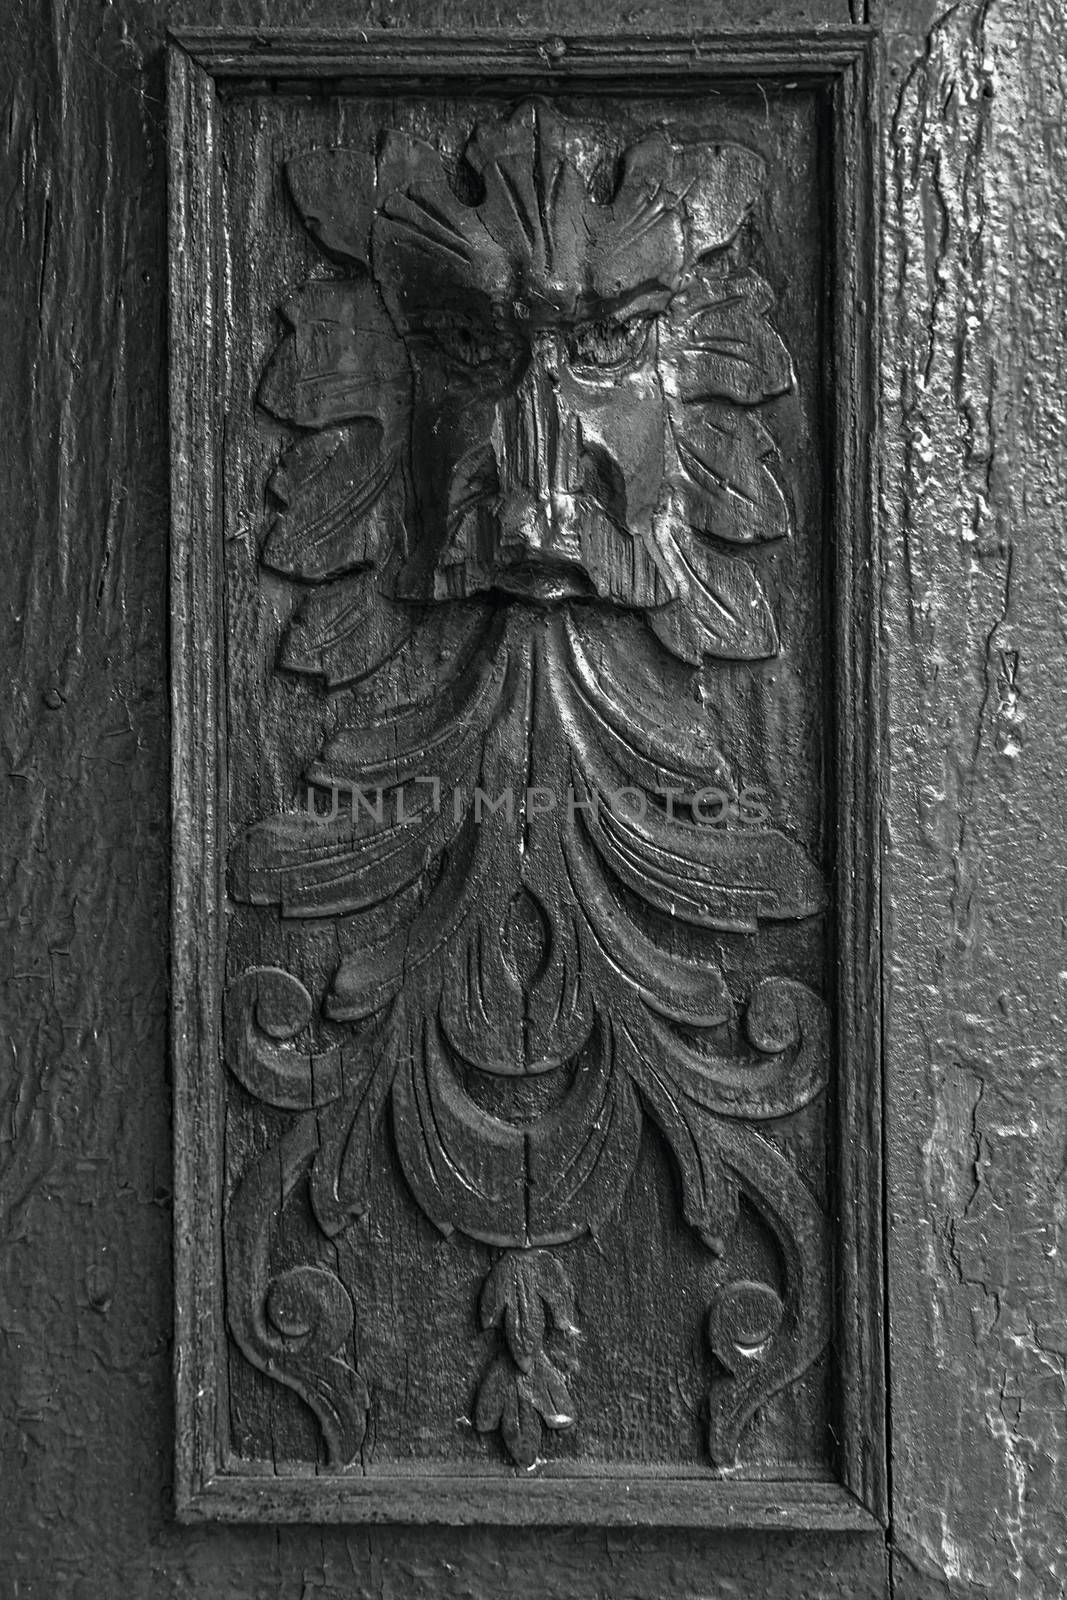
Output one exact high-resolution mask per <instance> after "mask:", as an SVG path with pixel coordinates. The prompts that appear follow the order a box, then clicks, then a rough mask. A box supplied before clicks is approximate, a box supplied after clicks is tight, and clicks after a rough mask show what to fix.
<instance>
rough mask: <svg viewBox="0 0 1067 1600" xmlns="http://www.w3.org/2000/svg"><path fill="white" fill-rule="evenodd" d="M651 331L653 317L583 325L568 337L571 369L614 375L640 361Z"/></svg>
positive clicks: (615, 318)
mask: <svg viewBox="0 0 1067 1600" xmlns="http://www.w3.org/2000/svg"><path fill="white" fill-rule="evenodd" d="M651 330H652V318H651V317H631V318H630V319H629V320H628V321H623V320H622V319H621V318H617V317H604V318H603V319H601V320H600V321H599V322H580V323H578V324H577V325H576V326H575V327H573V328H572V329H571V331H570V334H569V335H568V338H567V354H568V356H569V358H570V364H571V366H572V368H576V369H578V370H579V371H580V370H581V369H582V368H583V367H584V368H586V369H587V370H588V371H590V372H613V371H616V370H618V369H619V368H621V367H629V366H633V365H634V364H635V363H636V362H638V361H640V360H641V357H642V356H643V355H644V353H645V347H646V346H647V344H648V338H649V334H650V332H651Z"/></svg>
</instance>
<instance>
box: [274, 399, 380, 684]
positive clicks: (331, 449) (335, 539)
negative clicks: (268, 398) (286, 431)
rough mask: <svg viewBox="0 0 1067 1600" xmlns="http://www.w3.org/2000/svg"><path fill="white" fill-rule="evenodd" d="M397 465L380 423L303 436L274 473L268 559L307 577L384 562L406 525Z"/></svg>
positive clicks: (280, 569)
mask: <svg viewBox="0 0 1067 1600" xmlns="http://www.w3.org/2000/svg"><path fill="white" fill-rule="evenodd" d="M396 471H397V457H396V454H395V452H393V451H389V450H386V449H385V448H384V446H383V442H382V430H381V427H380V426H379V425H378V424H377V423H376V422H363V423H354V424H352V426H351V427H349V428H345V429H330V430H329V431H328V432H326V433H320V434H312V435H311V436H310V437H309V438H304V439H301V440H300V441H299V442H298V443H297V444H295V445H293V446H292V447H291V449H289V450H287V451H286V452H285V454H284V455H283V456H282V458H281V461H280V463H279V465H278V467H277V469H276V471H275V472H274V474H273V476H272V477H271V480H270V485H269V487H270V491H271V493H272V494H273V495H274V497H275V499H276V500H279V501H280V502H281V504H282V507H283V509H282V510H281V511H279V512H278V514H277V515H276V516H275V518H274V520H273V521H272V523H271V526H270V532H269V533H268V535H267V539H266V542H265V544H264V546H263V549H262V552H261V554H260V560H261V561H262V562H263V565H264V566H266V567H272V568H273V569H274V571H275V572H282V573H285V574H286V576H288V577H291V578H302V579H304V581H305V582H308V583H318V582H321V581H322V580H323V579H325V578H332V577H335V576H336V575H337V574H338V573H342V572H349V571H352V570H353V569H354V568H356V567H362V566H367V565H368V564H370V565H378V566H380V565H381V564H382V563H383V562H384V561H385V559H386V558H387V556H388V555H389V553H390V551H391V549H392V548H393V546H394V544H395V543H396V542H397V539H398V537H399V534H400V532H401V516H400V506H399V504H398V494H397V486H396V484H395V482H394V475H395V474H396ZM296 670H300V669H299V668H297V669H296Z"/></svg>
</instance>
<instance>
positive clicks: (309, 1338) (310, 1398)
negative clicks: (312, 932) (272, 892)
mask: <svg viewBox="0 0 1067 1600" xmlns="http://www.w3.org/2000/svg"><path fill="white" fill-rule="evenodd" d="M229 1002H230V1012H231V1015H230V1018H229V1031H228V1041H229V1043H228V1050H229V1048H231V1047H232V1048H233V1050H234V1054H232V1055H229V1054H228V1060H229V1063H230V1065H231V1067H232V1068H233V1069H234V1070H235V1071H236V1072H237V1073H238V1074H239V1075H240V1078H241V1081H242V1083H244V1084H245V1087H246V1088H247V1089H248V1090H249V1092H250V1093H256V1092H258V1090H259V1089H261V1088H262V1089H264V1090H265V1091H266V1093H267V1095H268V1097H269V1098H270V1099H271V1103H273V1104H276V1105H280V1106H283V1107H296V1106H320V1105H323V1104H324V1103H329V1102H331V1101H333V1100H334V1099H335V1098H336V1095H337V1088H338V1082H339V1078H340V1077H341V1075H342V1073H343V1064H342V1062H341V1060H340V1053H339V1052H328V1053H326V1054H323V1053H314V1052H297V1051H292V1052H291V1053H289V1052H285V1051H284V1048H283V1047H282V1046H280V1045H278V1044H277V1043H276V1042H272V1041H278V1040H284V1039H287V1038H292V1037H295V1036H296V1035H297V1034H299V1033H300V1032H301V1030H302V1029H303V1028H304V1027H305V1026H306V1025H307V1023H308V1022H309V1021H310V1017H311V1009H312V1006H311V997H310V995H309V994H308V992H307V990H306V989H305V988H304V987H303V985H302V984H300V983H299V982H298V981H297V980H296V979H295V978H293V977H292V976H291V975H290V974H288V973H286V972H283V971H281V970H280V969H278V968H257V969H254V970H253V971H250V972H248V973H245V974H244V975H243V976H242V978H241V979H239V980H238V981H237V982H236V983H235V984H234V985H232V986H231V989H230V994H229ZM317 1144H318V1129H317V1118H316V1113H315V1111H313V1110H307V1111H304V1112H303V1113H302V1114H301V1116H299V1117H298V1118H297V1120H296V1121H295V1122H294V1123H293V1124H292V1126H291V1127H290V1128H289V1130H288V1131H287V1132H286V1133H285V1135H284V1136H283V1138H282V1139H281V1141H280V1143H279V1144H278V1145H277V1146H275V1147H273V1148H270V1149H268V1150H266V1151H265V1152H264V1153H263V1154H262V1155H261V1156H260V1157H259V1158H258V1159H257V1160H256V1161H255V1162H253V1164H252V1166H251V1168H250V1169H249V1170H248V1171H247V1172H246V1173H245V1174H244V1175H243V1176H242V1178H241V1181H240V1183H239V1184H238V1186H237V1189H236V1191H235V1193H234V1196H233V1199H232V1200H231V1202H230V1205H229V1208H228V1210H227V1213H226V1221H225V1252H226V1289H227V1293H226V1304H227V1316H228V1321H229V1326H230V1332H231V1333H232V1334H233V1337H234V1339H235V1340H236V1342H237V1344H238V1347H239V1348H240V1350H241V1351H242V1353H243V1354H244V1355H245V1357H246V1358H247V1359H248V1360H249V1361H250V1362H251V1363H252V1364H253V1366H255V1367H258V1368H259V1370H260V1371H261V1372H264V1373H266V1374H267V1375H268V1376H269V1377H271V1378H274V1379H276V1380H277V1381H278V1382H279V1383H284V1384H286V1385H287V1386H288V1387H289V1388H291V1389H292V1390H294V1391H295V1393H297V1394H298V1395H300V1397H301V1398H302V1399H303V1400H304V1401H305V1402H306V1403H307V1404H308V1405H309V1406H310V1407H311V1409H312V1410H313V1411H314V1412H315V1414H316V1416H317V1417H318V1419H319V1423H320V1425H321V1428H322V1434H323V1438H324V1441H325V1443H326V1450H327V1456H328V1459H329V1461H330V1463H331V1465H334V1466H344V1465H347V1464H348V1463H349V1462H350V1461H351V1460H352V1459H353V1458H354V1457H355V1456H356V1454H357V1453H358V1451H359V1447H360V1445H361V1444H362V1442H363V1434H364V1431H365V1427H366V1411H367V1403H368V1396H367V1387H366V1384H365V1383H364V1381H363V1379H362V1378H361V1377H360V1375H359V1373H358V1372H356V1370H355V1369H354V1368H353V1367H352V1366H351V1365H350V1363H349V1362H348V1361H347V1360H346V1359H345V1357H344V1355H343V1353H342V1352H343V1351H344V1349H345V1348H346V1347H347V1346H348V1344H349V1341H350V1339H351V1334H352V1322H353V1312H352V1302H351V1299H350V1297H349V1294H348V1291H347V1290H346V1289H345V1287H344V1285H343V1284H342V1283H341V1281H340V1279H339V1278H338V1277H337V1276H336V1275H335V1274H334V1273H333V1272H331V1271H329V1270H328V1269H326V1268H324V1267H317V1266H312V1265H304V1266H298V1267H292V1268H290V1269H288V1270H287V1271H285V1272H283V1273H281V1274H278V1275H274V1274H273V1273H272V1268H271V1257H272V1249H273V1241H274V1235H275V1233H276V1231H277V1226H278V1223H279V1221H280V1218H281V1216H282V1214H283V1212H284V1210H285V1206H286V1203H287V1201H288V1199H289V1197H290V1195H291V1194H292V1192H293V1190H294V1189H295V1187H296V1185H297V1183H298V1182H299V1180H300V1179H301V1177H302V1176H303V1174H304V1173H305V1172H306V1170H307V1167H308V1165H309V1162H310V1161H311V1158H312V1156H313V1154H314V1151H315V1149H316V1147H317Z"/></svg>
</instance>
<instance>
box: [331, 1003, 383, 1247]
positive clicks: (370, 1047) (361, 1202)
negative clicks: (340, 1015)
mask: <svg viewBox="0 0 1067 1600" xmlns="http://www.w3.org/2000/svg"><path fill="white" fill-rule="evenodd" d="M396 1039H397V1019H396V1017H395V1016H394V1014H393V1013H392V1012H389V1013H387V1014H386V1015H385V1017H384V1018H382V1019H381V1021H380V1022H378V1023H377V1024H376V1025H373V1026H371V1027H368V1028H366V1029H364V1030H363V1031H362V1032H361V1034H360V1035H359V1039H358V1043H357V1044H356V1046H355V1047H354V1048H353V1049H352V1050H351V1051H346V1053H345V1059H344V1068H345V1070H344V1080H343V1081H344V1098H343V1100H342V1101H341V1103H340V1104H339V1105H338V1106H336V1107H334V1108H333V1109H332V1110H331V1111H330V1113H329V1114H328V1115H324V1116H320V1117H319V1128H318V1149H317V1151H316V1153H315V1160H314V1164H313V1166H312V1169H311V1186H310V1187H311V1204H312V1208H313V1209H314V1212H315V1216H316V1218H317V1219H318V1224H319V1227H320V1228H321V1229H322V1231H323V1233H325V1234H326V1235H327V1236H328V1237H330V1238H332V1237H333V1236H334V1235H335V1234H338V1233H340V1232H342V1230H343V1229H344V1228H347V1227H348V1225H349V1223H350V1222H351V1221H352V1219H353V1218H354V1217H360V1216H362V1215H363V1214H364V1213H365V1212H366V1211H367V1210H368V1208H369V1206H370V1172H371V1158H372V1156H373V1153H374V1141H375V1139H376V1138H377V1136H378V1133H379V1131H380V1128H381V1123H382V1117H383V1114H384V1111H385V1107H386V1104H387V1102H388V1098H389V1091H390V1089H391V1088H392V1084H393V1077H394V1075H395V1072H396Z"/></svg>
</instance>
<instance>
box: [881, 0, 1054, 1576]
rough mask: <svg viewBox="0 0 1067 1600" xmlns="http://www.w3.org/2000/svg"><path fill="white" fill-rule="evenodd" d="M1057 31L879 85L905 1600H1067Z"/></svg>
mask: <svg viewBox="0 0 1067 1600" xmlns="http://www.w3.org/2000/svg"><path fill="white" fill-rule="evenodd" d="M894 26H895V23H894ZM1065 34H1067V11H1065V10H1064V7H1063V6H1062V4H1059V3H1057V0H1031V3H1029V4H1027V3H1011V0H1008V3H1002V4H998V3H997V0H985V3H981V4H970V3H966V4H961V5H958V6H954V7H952V8H950V9H949V10H947V11H946V12H945V13H944V15H943V16H940V17H939V18H937V19H936V20H935V21H933V23H932V25H931V27H930V30H929V32H928V34H927V35H926V37H925V38H924V39H918V38H916V37H912V36H910V35H905V34H901V33H894V34H893V35H892V36H891V38H890V47H891V48H890V52H889V61H890V71H889V73H888V74H887V78H886V83H885V88H886V91H887V96H888V107H889V113H890V116H891V118H892V121H891V123H888V124H887V133H888V164H887V174H886V176H887V181H888V186H889V192H888V203H887V210H886V229H885V243H886V256H887V262H886V272H887V276H886V282H887V289H888V300H887V306H886V317H885V329H886V334H887V343H886V349H885V363H884V373H885V384H886V399H887V416H888V421H889V430H888V439H887V453H886V472H885V479H884V502H883V527H884V530H885V533H886V536H887V539H888V551H887V553H888V569H889V590H888V594H889V598H888V610H887V615H886V623H885V638H886V644H887V650H888V653H889V660H890V662H891V675H892V687H891V728H892V773H893V780H892V781H893V792H892V802H891V808H890V814H891V820H890V828H889V839H888V844H889V862H890V870H891V884H892V906H893V910H892V921H891V937H892V943H893V945H894V947H895V950H896V960H895V963H894V965H893V971H892V976H891V983H890V986H889V1003H888V1008H887V1015H888V1027H889V1033H888V1038H889V1052H888V1069H889V1080H888V1104H889V1105H890V1106H891V1107H892V1108H893V1116H892V1124H891V1128H890V1141H891V1152H890V1171H891V1179H892V1182H893V1184H894V1185H895V1187H896V1190H897V1194H898V1197H899V1198H898V1200H897V1203H896V1204H895V1205H893V1206H892V1210H893V1213H894V1214H893V1216H892V1217H891V1222H890V1252H891V1305H892V1313H891V1325H892V1332H891V1338H892V1347H893V1348H892V1354H893V1365H894V1372H895V1383H894V1390H893V1421H894V1447H893V1454H894V1464H895V1471H894V1490H895V1517H896V1527H895V1534H896V1541H897V1545H898V1551H899V1554H898V1558H897V1562H896V1574H897V1580H898V1581H897V1591H898V1593H899V1595H900V1596H901V1597H902V1600H905V1597H906V1600H919V1597H922V1600H926V1597H927V1596H935V1595H936V1596H942V1595H950V1596H957V1595H958V1596H967V1597H970V1596H972V1595H985V1594H989V1595H993V1596H997V1597H1000V1596H1005V1597H1008V1596H1012V1597H1014V1596H1016V1595H1020V1596H1022V1595H1026V1596H1031V1595H1032V1596H1035V1597H1036V1596H1041V1597H1042V1600H1044V1597H1046V1596H1059V1595H1061V1594H1063V1593H1064V1592H1065V1585H1067V1564H1065V1559H1064V1550H1065V1544H1067V1519H1065V1499H1064V1484H1063V1466H1064V1448H1063V1441H1064V1433H1065V1428H1064V1406H1065V1400H1067V1393H1065V1375H1067V1368H1065V1360H1067V1337H1065V1334H1064V1325H1065V1324H1064V1272H1063V1265H1062V1261H1061V1260H1060V1258H1059V1246H1060V1239H1061V1235H1062V1230H1063V1224H1064V1194H1063V1172H1064V1148H1065V1136H1067V1122H1065V1109H1064V1108H1065V1096H1064V1075H1065V1074H1064V1054H1063V1021H1064V985H1065V983H1067V973H1065V971H1064V968H1065V967H1067V962H1065V961H1064V920H1063V910H1064V906H1063V894H1064V891H1063V866H1064V857H1065V853H1067V849H1065V846H1067V840H1065V833H1064V807H1063V782H1064V771H1065V766H1067V760H1065V756H1067V751H1065V728H1064V716H1063V707H1064V687H1063V686H1064V680H1065V673H1067V659H1065V645H1067V638H1065V609H1067V590H1065V578H1067V572H1065V565H1064V542H1063V527H1064V519H1063V501H1064V479H1065V467H1064V450H1063V425H1064V399H1065V381H1067V370H1065V362H1064V353H1063V327H1064V287H1063V254H1064V236H1065V228H1067V168H1065V165H1064V160H1063V152H1062V141H1061V139H1060V138H1059V137H1058V135H1056V134H1054V133H1053V132H1052V130H1053V129H1055V128H1058V127H1060V126H1061V123H1062V118H1063V115H1064V90H1065V81H1064V75H1063V61H1062V55H1063V42H1064V37H1065Z"/></svg>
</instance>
